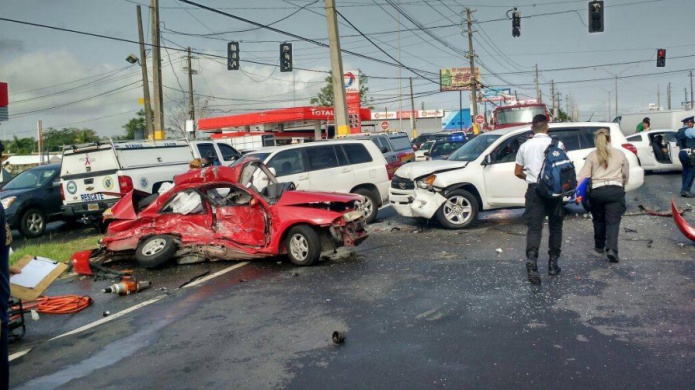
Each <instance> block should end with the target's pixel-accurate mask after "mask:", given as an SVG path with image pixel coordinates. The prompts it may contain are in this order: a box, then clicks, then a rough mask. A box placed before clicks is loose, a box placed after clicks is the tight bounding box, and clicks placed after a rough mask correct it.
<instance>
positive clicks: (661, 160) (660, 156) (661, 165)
mask: <svg viewBox="0 0 695 390" xmlns="http://www.w3.org/2000/svg"><path fill="white" fill-rule="evenodd" d="M676 132H677V130H648V131H644V132H641V133H638V134H633V135H630V136H628V137H627V142H629V143H630V144H632V145H633V146H634V148H635V150H636V152H637V157H638V158H639V161H640V165H642V168H644V170H645V171H656V170H669V171H670V170H678V171H681V170H683V165H681V162H680V160H679V159H678V153H679V152H680V151H681V149H680V148H679V147H678V143H677V142H676Z"/></svg>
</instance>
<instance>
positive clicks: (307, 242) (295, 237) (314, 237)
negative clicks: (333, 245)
mask: <svg viewBox="0 0 695 390" xmlns="http://www.w3.org/2000/svg"><path fill="white" fill-rule="evenodd" d="M285 246H286V247H287V256H288V257H289V258H290V261H291V262H292V264H294V265H299V266H309V265H312V264H314V263H315V262H316V261H317V260H318V259H319V256H321V241H320V240H319V235H318V234H316V231H315V230H314V229H313V228H312V227H311V226H307V225H299V226H295V227H293V228H291V229H290V231H289V232H288V233H287V238H286V239H285Z"/></svg>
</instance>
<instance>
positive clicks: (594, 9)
mask: <svg viewBox="0 0 695 390" xmlns="http://www.w3.org/2000/svg"><path fill="white" fill-rule="evenodd" d="M589 32H590V33H596V32H603V0H594V1H592V2H590V3H589Z"/></svg>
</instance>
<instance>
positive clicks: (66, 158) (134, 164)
mask: <svg viewBox="0 0 695 390" xmlns="http://www.w3.org/2000/svg"><path fill="white" fill-rule="evenodd" d="M240 156H241V154H240V153H239V152H238V151H237V150H236V149H234V148H233V147H231V146H230V145H227V144H225V143H219V142H216V141H212V140H201V141H190V142H189V141H183V140H182V141H177V140H163V141H127V142H113V141H107V142H97V143H91V144H85V145H74V146H72V147H69V148H66V149H65V150H64V151H63V162H62V166H61V169H60V192H61V196H62V198H63V206H62V212H63V216H64V217H66V218H80V217H82V218H84V217H86V218H88V219H89V218H99V217H101V214H102V213H103V212H104V210H106V209H108V208H109V207H111V206H112V205H113V204H114V203H116V202H117V201H118V200H119V199H121V197H122V196H123V195H125V194H127V193H128V192H130V191H132V190H138V191H143V192H146V193H150V194H151V193H155V192H157V190H159V187H161V185H162V184H163V183H167V182H172V181H173V179H174V176H175V175H178V174H180V173H184V172H186V171H188V169H189V168H188V164H189V163H190V161H191V160H192V159H194V158H206V159H208V160H211V161H213V162H215V163H216V164H221V165H231V164H232V163H233V162H234V161H235V160H236V159H237V158H239V157H240Z"/></svg>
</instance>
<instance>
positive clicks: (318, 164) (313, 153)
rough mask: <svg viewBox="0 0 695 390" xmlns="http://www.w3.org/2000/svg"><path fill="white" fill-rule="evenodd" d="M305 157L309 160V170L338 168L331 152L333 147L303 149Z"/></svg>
mask: <svg viewBox="0 0 695 390" xmlns="http://www.w3.org/2000/svg"><path fill="white" fill-rule="evenodd" d="M304 150H305V151H306V157H307V159H308V160H309V166H310V167H311V170H314V171H315V170H319V169H328V168H335V167H337V166H338V158H337V157H336V155H335V151H334V150H333V145H326V146H315V147H311V148H305V149H304Z"/></svg>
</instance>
